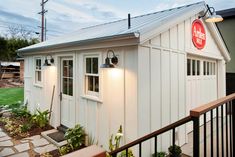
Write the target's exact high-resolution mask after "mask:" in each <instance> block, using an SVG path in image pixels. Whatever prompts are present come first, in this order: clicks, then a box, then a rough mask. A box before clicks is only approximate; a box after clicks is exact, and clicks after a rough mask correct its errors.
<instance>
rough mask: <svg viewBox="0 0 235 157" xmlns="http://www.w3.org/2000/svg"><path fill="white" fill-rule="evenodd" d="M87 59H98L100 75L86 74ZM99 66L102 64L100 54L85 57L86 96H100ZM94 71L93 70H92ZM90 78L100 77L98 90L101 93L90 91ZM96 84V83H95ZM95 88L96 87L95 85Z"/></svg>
mask: <svg viewBox="0 0 235 157" xmlns="http://www.w3.org/2000/svg"><path fill="white" fill-rule="evenodd" d="M87 58H97V59H98V65H97V66H98V73H97V74H94V73H87V72H86V59H87ZM99 64H100V57H99V54H93V55H85V56H84V62H83V65H84V82H85V84H84V85H85V87H84V89H85V95H88V96H93V97H97V98H99V96H100V68H99ZM91 71H92V70H91ZM88 76H94V77H98V89H99V91H98V92H96V91H90V90H89V89H88V87H89V86H88V83H89V82H88ZM93 83H94V82H93ZM93 86H94V85H93Z"/></svg>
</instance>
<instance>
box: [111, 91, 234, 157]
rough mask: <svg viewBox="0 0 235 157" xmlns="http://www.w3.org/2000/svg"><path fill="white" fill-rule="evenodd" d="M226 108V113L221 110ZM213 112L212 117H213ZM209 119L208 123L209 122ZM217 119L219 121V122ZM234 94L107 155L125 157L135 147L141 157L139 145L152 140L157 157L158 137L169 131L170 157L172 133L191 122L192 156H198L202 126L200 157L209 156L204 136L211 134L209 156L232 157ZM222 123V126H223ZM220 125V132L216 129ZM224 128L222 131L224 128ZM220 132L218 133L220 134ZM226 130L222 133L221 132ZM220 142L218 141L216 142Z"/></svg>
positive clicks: (173, 143)
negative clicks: (123, 154)
mask: <svg viewBox="0 0 235 157" xmlns="http://www.w3.org/2000/svg"><path fill="white" fill-rule="evenodd" d="M224 107H225V110H224ZM214 112H215V113H214ZM208 115H209V119H207V118H208ZM219 116H220V118H221V119H219ZM234 116H235V93H234V94H231V95H228V96H226V97H223V98H221V99H218V100H216V101H213V102H210V103H208V104H205V105H203V106H200V107H198V108H195V109H193V110H191V111H190V116H187V117H185V118H183V119H181V120H179V121H177V122H175V123H172V124H170V125H168V126H166V127H164V128H161V129H159V130H157V131H154V132H152V133H150V134H148V135H146V136H143V137H141V138H139V139H137V140H135V141H133V142H130V143H128V144H126V145H124V146H122V147H120V148H118V149H116V150H114V151H112V152H109V154H110V155H111V156H112V157H117V155H118V153H120V152H123V151H125V152H126V153H125V154H128V149H129V148H131V147H134V146H138V149H139V151H138V152H139V157H141V156H142V143H143V142H145V141H147V140H150V139H154V154H155V156H156V157H157V152H158V146H157V140H158V137H159V136H160V135H162V134H163V133H165V132H169V131H172V146H173V151H172V152H173V155H174V152H175V129H176V128H177V127H179V126H181V125H184V124H187V123H189V122H191V121H192V122H193V156H194V157H199V156H202V155H200V136H201V135H200V126H203V136H202V137H203V141H204V145H203V156H204V157H206V156H207V154H208V148H207V132H208V131H209V133H210V143H209V144H210V145H211V146H210V156H211V157H213V156H214V155H216V156H217V157H218V156H222V157H224V156H226V157H233V155H234V156H235V154H234V151H235V144H234V141H235V136H234V131H235V130H234V129H235V120H234ZM201 118H203V121H202V122H203V123H202V122H201V123H200V119H201ZM214 118H215V122H216V124H215V125H216V138H215V139H216V140H214V138H213V137H214V133H213V132H214V126H213V125H214V124H213V123H214V122H213V121H214ZM224 119H225V122H224ZM208 121H209V123H210V129H209V130H207V125H206V124H207V122H208ZM219 123H220V125H221V128H219ZM224 127H225V128H224ZM219 129H221V131H220V132H219ZM224 129H225V130H224ZM219 140H221V141H219ZM214 146H216V150H214V148H213V147H214ZM126 157H128V155H126Z"/></svg>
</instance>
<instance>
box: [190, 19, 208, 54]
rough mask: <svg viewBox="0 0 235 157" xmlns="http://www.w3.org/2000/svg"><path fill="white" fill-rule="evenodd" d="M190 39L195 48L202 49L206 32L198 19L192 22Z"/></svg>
mask: <svg viewBox="0 0 235 157" xmlns="http://www.w3.org/2000/svg"><path fill="white" fill-rule="evenodd" d="M192 41H193V44H194V46H195V47H196V48H198V49H203V48H204V47H205V44H206V32H205V29H204V26H203V24H202V22H201V21H200V20H198V19H196V20H194V21H193V23H192Z"/></svg>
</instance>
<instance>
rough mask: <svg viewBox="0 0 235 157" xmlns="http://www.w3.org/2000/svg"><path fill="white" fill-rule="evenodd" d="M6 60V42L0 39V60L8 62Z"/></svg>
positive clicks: (7, 56) (7, 55)
mask: <svg viewBox="0 0 235 157" xmlns="http://www.w3.org/2000/svg"><path fill="white" fill-rule="evenodd" d="M8 58H9V54H8V49H7V40H6V39H5V38H3V37H0V60H8Z"/></svg>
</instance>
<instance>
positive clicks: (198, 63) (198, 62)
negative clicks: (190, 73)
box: [197, 60, 200, 75]
mask: <svg viewBox="0 0 235 157" xmlns="http://www.w3.org/2000/svg"><path fill="white" fill-rule="evenodd" d="M197 75H200V61H199V60H197Z"/></svg>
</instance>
